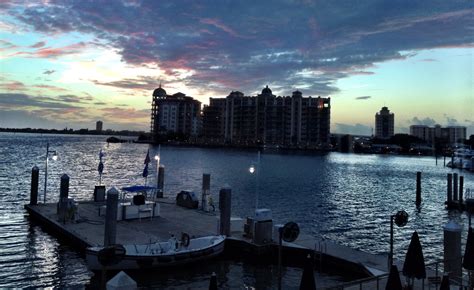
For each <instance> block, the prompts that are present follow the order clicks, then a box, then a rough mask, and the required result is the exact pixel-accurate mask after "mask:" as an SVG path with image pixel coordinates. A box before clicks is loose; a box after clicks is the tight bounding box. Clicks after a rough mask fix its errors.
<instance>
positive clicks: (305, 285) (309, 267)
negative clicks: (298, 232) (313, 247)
mask: <svg viewBox="0 0 474 290" xmlns="http://www.w3.org/2000/svg"><path fill="white" fill-rule="evenodd" d="M313 289H314V290H316V283H315V282H314V270H313V263H311V256H310V255H308V257H307V258H306V261H305V265H304V270H303V276H301V282H300V290H313Z"/></svg>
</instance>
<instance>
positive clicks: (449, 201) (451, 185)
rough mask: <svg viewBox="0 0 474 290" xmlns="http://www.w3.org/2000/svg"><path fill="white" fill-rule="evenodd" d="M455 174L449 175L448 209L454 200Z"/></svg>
mask: <svg viewBox="0 0 474 290" xmlns="http://www.w3.org/2000/svg"><path fill="white" fill-rule="evenodd" d="M452 193H453V174H452V173H448V196H447V199H446V201H447V203H448V207H449V205H450V204H451V201H452V199H453V194H452Z"/></svg>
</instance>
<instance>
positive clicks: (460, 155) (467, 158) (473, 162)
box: [446, 148, 474, 171]
mask: <svg viewBox="0 0 474 290" xmlns="http://www.w3.org/2000/svg"><path fill="white" fill-rule="evenodd" d="M446 166H448V167H451V168H460V169H468V170H472V171H474V150H470V149H465V148H461V149H458V150H456V151H454V156H453V160H452V161H449V162H448V164H446Z"/></svg>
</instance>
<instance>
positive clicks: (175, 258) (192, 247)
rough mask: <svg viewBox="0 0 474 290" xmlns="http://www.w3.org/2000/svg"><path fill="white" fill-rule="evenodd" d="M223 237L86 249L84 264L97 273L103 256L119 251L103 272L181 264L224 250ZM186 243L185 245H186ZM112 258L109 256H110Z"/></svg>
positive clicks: (215, 254) (101, 267) (214, 254)
mask: <svg viewBox="0 0 474 290" xmlns="http://www.w3.org/2000/svg"><path fill="white" fill-rule="evenodd" d="M224 241H225V236H207V237H200V238H193V239H189V238H188V239H187V241H186V239H185V240H184V243H183V242H181V243H178V242H177V240H176V239H173V238H172V239H170V240H169V241H166V242H156V243H149V244H142V245H138V244H131V245H116V246H115V247H106V248H104V247H89V248H87V250H86V261H87V265H88V266H89V268H90V269H91V270H101V269H103V265H102V264H101V261H102V262H103V260H104V255H105V256H107V255H109V257H108V258H110V255H111V254H110V251H108V253H106V252H107V250H111V251H112V252H113V251H114V248H115V249H117V248H118V249H120V251H121V252H122V256H121V257H120V258H118V259H116V261H115V263H113V264H109V265H107V266H106V268H107V270H109V269H110V270H133V269H143V268H155V267H163V266H174V265H182V264H187V263H191V262H195V261H200V260H204V259H209V258H212V257H215V256H217V255H219V254H221V253H222V252H223V251H224ZM186 244H187V245H186ZM112 256H113V254H112Z"/></svg>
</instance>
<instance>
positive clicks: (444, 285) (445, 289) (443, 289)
mask: <svg viewBox="0 0 474 290" xmlns="http://www.w3.org/2000/svg"><path fill="white" fill-rule="evenodd" d="M449 287H450V286H449V275H447V274H444V275H443V280H441V285H440V286H439V290H449Z"/></svg>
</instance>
